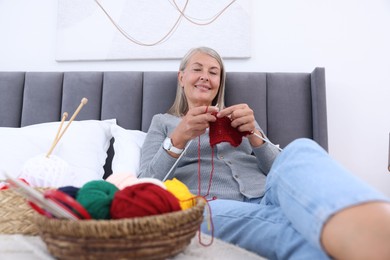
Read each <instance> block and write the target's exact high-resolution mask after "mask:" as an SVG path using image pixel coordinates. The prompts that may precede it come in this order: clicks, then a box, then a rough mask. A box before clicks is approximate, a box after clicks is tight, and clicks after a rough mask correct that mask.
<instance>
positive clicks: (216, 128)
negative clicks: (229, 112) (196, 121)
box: [209, 116, 250, 147]
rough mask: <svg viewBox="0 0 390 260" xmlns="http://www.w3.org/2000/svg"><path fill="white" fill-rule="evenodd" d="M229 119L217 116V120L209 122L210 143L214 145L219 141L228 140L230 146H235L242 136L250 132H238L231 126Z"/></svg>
mask: <svg viewBox="0 0 390 260" xmlns="http://www.w3.org/2000/svg"><path fill="white" fill-rule="evenodd" d="M231 122H232V121H231V120H230V118H228V117H226V116H225V117H222V118H217V121H215V122H211V123H210V131H209V136H210V145H211V147H214V146H215V145H216V144H219V143H221V142H229V143H230V144H231V145H232V146H234V147H237V146H239V145H240V144H241V142H242V137H243V136H247V135H249V134H250V132H248V131H246V132H240V131H238V130H237V129H236V128H234V127H232V126H231Z"/></svg>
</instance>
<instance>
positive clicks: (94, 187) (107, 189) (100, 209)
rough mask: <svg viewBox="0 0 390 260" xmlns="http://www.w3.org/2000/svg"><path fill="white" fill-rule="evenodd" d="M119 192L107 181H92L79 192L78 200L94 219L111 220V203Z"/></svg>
mask: <svg viewBox="0 0 390 260" xmlns="http://www.w3.org/2000/svg"><path fill="white" fill-rule="evenodd" d="M117 191H118V188H117V187H116V186H115V185H114V184H112V183H109V182H107V181H103V180H96V181H90V182H87V183H86V184H84V185H83V186H82V187H81V188H80V190H79V191H78V192H77V197H76V200H77V201H78V202H79V203H80V204H81V205H82V206H83V207H84V208H85V209H86V210H87V211H88V212H89V214H90V215H91V217H92V218H93V219H110V207H111V202H112V200H113V198H114V195H115V193H116V192H117Z"/></svg>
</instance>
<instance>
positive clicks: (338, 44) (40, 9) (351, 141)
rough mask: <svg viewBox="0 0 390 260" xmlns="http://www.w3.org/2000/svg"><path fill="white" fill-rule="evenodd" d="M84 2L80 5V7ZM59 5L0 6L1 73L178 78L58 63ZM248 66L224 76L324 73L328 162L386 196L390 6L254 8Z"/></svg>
mask: <svg viewBox="0 0 390 260" xmlns="http://www.w3.org/2000/svg"><path fill="white" fill-rule="evenodd" d="M85 1H86V0H85ZM56 16H57V2H56V1H53V0H34V1H30V0H12V1H11V0H8V1H7V0H2V1H0V35H1V36H0V71H2V70H3V71H13V70H19V71H25V70H26V71H67V70H176V69H177V67H178V61H177V60H170V61H161V60H160V61H158V60H155V61H151V60H148V61H141V60H138V61H111V62H103V61H102V62H64V63H58V62H56V61H55V60H54V57H55V43H56V42H55V40H56V37H55V35H56ZM252 16H253V28H252V36H253V39H252V44H253V50H252V58H251V59H247V60H227V61H226V65H227V69H228V71H268V72H272V71H286V72H287V71H291V72H310V71H311V70H312V69H313V68H314V67H316V66H322V67H325V69H326V80H327V105H328V126H329V147H330V154H331V156H332V157H334V158H335V159H336V160H338V161H339V162H340V163H341V164H343V165H344V166H345V167H346V168H348V169H350V170H351V171H353V172H354V173H356V175H358V176H360V177H361V178H363V179H364V180H365V181H367V182H368V183H370V184H372V185H373V186H375V187H376V188H378V189H379V190H381V191H383V192H384V193H386V194H387V195H389V196H390V173H388V171H387V160H388V146H389V132H390V119H389V118H390V102H389V101H390V33H389V30H390V1H388V0H370V1H366V0H344V1H339V0H328V1H320V0H290V1H289V0H285V1H283V0H279V1H277V0H274V1H264V0H253V13H252Z"/></svg>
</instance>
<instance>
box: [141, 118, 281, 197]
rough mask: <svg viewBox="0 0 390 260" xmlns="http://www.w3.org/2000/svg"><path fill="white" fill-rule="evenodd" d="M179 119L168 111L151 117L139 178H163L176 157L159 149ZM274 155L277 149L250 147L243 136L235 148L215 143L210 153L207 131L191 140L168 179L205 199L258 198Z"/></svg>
mask: <svg viewBox="0 0 390 260" xmlns="http://www.w3.org/2000/svg"><path fill="white" fill-rule="evenodd" d="M179 122H180V118H178V117H175V116H173V115H169V114H157V115H155V116H154V117H153V119H152V122H151V126H150V128H149V131H148V134H147V137H146V139H145V142H144V145H143V147H142V154H141V168H140V173H139V177H141V178H142V177H153V178H157V179H160V180H163V179H164V177H165V176H166V174H167V173H168V172H169V170H170V169H171V167H172V166H173V165H174V164H175V162H176V160H177V159H176V158H173V157H171V156H170V155H169V154H168V153H167V152H166V151H165V150H164V149H163V147H162V143H163V140H164V139H165V137H167V136H169V135H170V134H171V132H172V131H173V130H174V129H175V127H176V126H177V125H178V123H179ZM198 144H200V157H199V158H200V163H199V161H198ZM278 154H279V151H278V149H277V148H276V147H274V146H272V145H270V144H268V143H265V144H263V145H262V146H260V147H257V148H253V147H251V145H250V143H249V141H248V139H246V138H243V140H242V143H241V144H240V145H239V146H238V147H233V146H231V145H230V144H229V143H220V144H217V145H216V146H215V147H214V154H213V153H212V148H211V147H210V144H209V135H208V131H207V132H206V133H205V134H203V135H201V136H200V138H199V139H198V138H195V139H193V140H192V142H191V144H190V145H189V147H188V149H187V151H186V152H185V154H184V155H183V157H182V158H181V159H180V161H179V162H178V163H177V165H176V168H175V170H174V171H173V173H172V175H170V178H177V179H179V180H180V181H182V182H183V183H185V184H186V185H187V187H188V188H189V189H190V191H191V192H192V193H193V194H195V195H202V196H205V195H206V197H207V198H208V199H211V198H220V199H233V200H240V201H242V200H243V199H244V198H245V197H247V198H249V199H250V198H258V197H261V196H262V195H263V194H264V188H265V187H264V186H265V179H266V175H267V174H268V172H269V170H270V168H271V166H272V163H273V161H274V160H275V158H276V156H277V155H278ZM212 165H214V169H212ZM198 168H199V169H200V170H199V173H200V174H199V173H198ZM211 174H212V179H211V181H210V175H211ZM199 179H200V182H201V186H200V187H199V186H198V180H199ZM208 191H209V192H208Z"/></svg>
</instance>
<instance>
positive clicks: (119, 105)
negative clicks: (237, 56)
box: [0, 68, 328, 171]
mask: <svg viewBox="0 0 390 260" xmlns="http://www.w3.org/2000/svg"><path fill="white" fill-rule="evenodd" d="M176 80H177V72H173V71H170V72H156V71H154V72H136V71H117V72H114V71H112V72H111V71H107V72H98V71H90V72H86V71H78V72H0V127H21V126H27V125H31V124H37V123H43V122H50V121H59V120H60V119H61V115H62V113H63V112H64V111H75V109H76V108H77V107H78V105H79V104H80V100H81V99H82V98H83V97H86V98H88V105H87V106H85V107H84V108H83V109H82V110H81V112H80V113H79V115H78V116H77V120H86V119H111V118H116V119H117V122H118V124H119V125H120V126H122V127H124V128H126V129H138V130H143V131H147V130H148V127H149V125H150V122H151V119H152V117H153V115H154V114H156V113H164V112H166V111H167V109H168V108H169V107H170V105H171V104H172V103H173V100H174V96H175V93H176ZM243 102H245V103H248V104H249V105H250V106H251V107H252V109H254V111H255V116H256V119H257V121H258V123H259V124H260V126H261V127H262V128H263V130H264V131H265V133H266V134H267V135H268V137H269V138H270V139H271V141H273V142H274V143H277V144H280V145H281V147H284V146H286V145H287V144H288V143H290V142H291V141H292V140H294V139H296V138H299V137H307V138H311V139H313V140H315V141H316V142H318V143H319V144H320V145H321V146H322V147H324V148H325V149H326V150H327V149H328V135H327V114H326V93H325V70H324V68H315V69H314V70H313V72H311V73H263V72H229V73H227V78H226V105H231V104H237V103H243ZM111 156H112V149H111V151H110V157H111ZM110 160H111V159H110V158H109V159H108V162H110ZM107 167H108V168H106V170H107V171H109V170H110V169H109V166H107Z"/></svg>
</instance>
